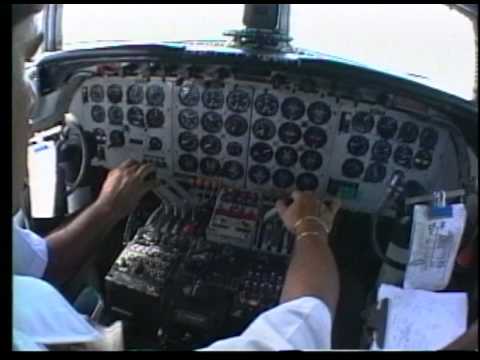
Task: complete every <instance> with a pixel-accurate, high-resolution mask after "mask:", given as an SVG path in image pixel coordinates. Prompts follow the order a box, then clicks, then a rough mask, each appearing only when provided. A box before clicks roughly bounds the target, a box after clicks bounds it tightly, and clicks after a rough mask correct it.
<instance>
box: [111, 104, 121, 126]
mask: <svg viewBox="0 0 480 360" xmlns="http://www.w3.org/2000/svg"><path fill="white" fill-rule="evenodd" d="M108 122H109V123H110V125H122V124H123V110H122V108H121V107H120V106H115V105H114V106H110V108H109V109H108Z"/></svg>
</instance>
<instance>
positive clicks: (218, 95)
mask: <svg viewBox="0 0 480 360" xmlns="http://www.w3.org/2000/svg"><path fill="white" fill-rule="evenodd" d="M224 101H225V99H224V96H223V90H222V89H219V88H208V89H206V90H205V91H204V92H203V95H202V102H203V106H205V107H206V108H207V109H210V110H218V109H221V108H222V107H223V103H224Z"/></svg>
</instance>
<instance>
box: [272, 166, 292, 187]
mask: <svg viewBox="0 0 480 360" xmlns="http://www.w3.org/2000/svg"><path fill="white" fill-rule="evenodd" d="M272 180H273V185H275V186H276V187H278V188H280V189H286V188H289V187H290V186H292V185H293V183H294V182H295V177H294V176H293V174H292V173H291V172H290V171H289V170H286V169H279V170H277V171H275V172H274V174H273V177H272Z"/></svg>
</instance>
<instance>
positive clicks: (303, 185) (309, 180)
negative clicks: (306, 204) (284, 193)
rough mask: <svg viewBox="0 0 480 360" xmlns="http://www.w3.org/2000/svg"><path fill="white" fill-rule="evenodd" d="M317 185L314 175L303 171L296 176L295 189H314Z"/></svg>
mask: <svg viewBox="0 0 480 360" xmlns="http://www.w3.org/2000/svg"><path fill="white" fill-rule="evenodd" d="M317 187H318V179H317V177H316V176H315V175H313V174H309V173H304V174H301V175H299V176H298V178H297V189H298V190H300V191H314V190H316V189H317Z"/></svg>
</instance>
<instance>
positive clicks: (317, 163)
mask: <svg viewBox="0 0 480 360" xmlns="http://www.w3.org/2000/svg"><path fill="white" fill-rule="evenodd" d="M322 163H323V158H322V155H321V154H320V153H318V152H316V151H313V150H307V151H305V152H304V153H303V154H302V155H301V156H300V165H301V166H302V167H303V168H304V169H305V170H307V171H316V170H318V169H320V168H321V167H322Z"/></svg>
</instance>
